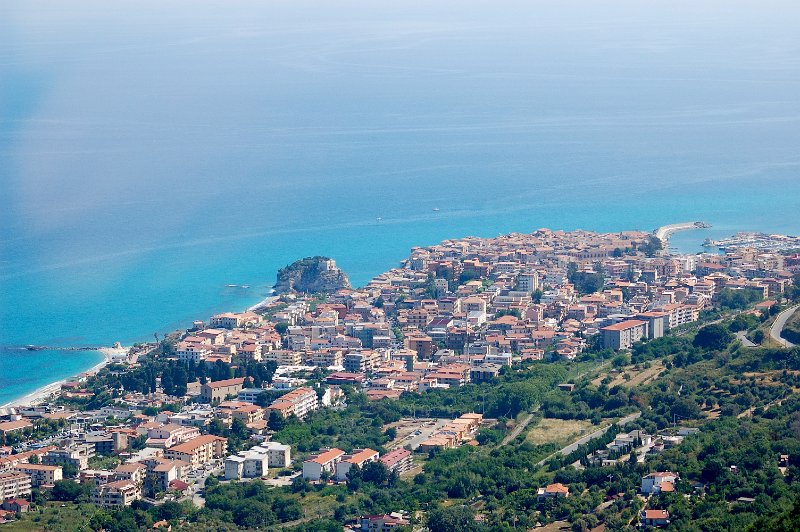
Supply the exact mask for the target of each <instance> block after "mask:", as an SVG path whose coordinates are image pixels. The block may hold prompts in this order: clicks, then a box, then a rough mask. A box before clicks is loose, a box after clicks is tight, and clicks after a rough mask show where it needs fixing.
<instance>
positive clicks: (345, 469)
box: [336, 449, 379, 482]
mask: <svg viewBox="0 0 800 532" xmlns="http://www.w3.org/2000/svg"><path fill="white" fill-rule="evenodd" d="M378 456H379V453H378V451H373V450H372V449H356V450H355V451H353V454H351V455H345V456H343V457H342V459H341V460H340V461H339V463H337V464H336V480H338V481H340V482H342V481H344V480H347V473H349V472H350V469H351V468H352V467H353V466H354V465H356V466H358V467H360V468H361V467H364V464H367V463H369V462H376V461H377V460H378Z"/></svg>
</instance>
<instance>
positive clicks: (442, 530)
mask: <svg viewBox="0 0 800 532" xmlns="http://www.w3.org/2000/svg"><path fill="white" fill-rule="evenodd" d="M428 528H429V529H430V531H431V532H453V531H454V530H459V531H464V532H470V531H477V530H481V529H482V528H483V527H481V526H479V525H478V523H476V522H475V512H474V511H473V510H472V508H470V507H469V506H449V507H447V508H436V509H434V510H431V511H430V512H428Z"/></svg>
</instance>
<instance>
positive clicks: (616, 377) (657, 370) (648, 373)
mask: <svg viewBox="0 0 800 532" xmlns="http://www.w3.org/2000/svg"><path fill="white" fill-rule="evenodd" d="M663 371H664V365H663V364H662V363H661V361H660V360H653V361H651V362H650V367H649V368H645V367H643V366H641V365H633V366H628V367H626V368H624V369H622V370H621V371H619V372H615V373H611V372H609V373H603V374H600V375H599V376H598V377H597V378H595V379H594V380H593V381H592V384H594V385H595V386H598V385H599V384H600V382H601V381H602V380H603V379H604V378H605V377H606V376H607V375H608V376H610V377H611V379H612V380H611V383H610V384H609V385H608V386H609V388H611V387H614V386H622V387H623V388H630V387H632V386H640V385H642V384H647V383H648V382H650V381H652V380H653V379H655V378H656V377H658V376H659V375H660V374H661V372H663ZM625 374H627V375H628V376H629V377H630V378H629V379H628V380H626V379H625Z"/></svg>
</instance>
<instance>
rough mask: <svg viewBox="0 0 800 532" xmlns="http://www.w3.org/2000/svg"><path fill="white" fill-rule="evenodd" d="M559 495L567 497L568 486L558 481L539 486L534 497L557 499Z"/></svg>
mask: <svg viewBox="0 0 800 532" xmlns="http://www.w3.org/2000/svg"><path fill="white" fill-rule="evenodd" d="M560 497H569V488H568V487H567V486H565V485H564V484H561V483H560V482H557V483H555V484H548V485H547V487H545V488H539V491H538V492H537V494H536V498H537V499H539V500H543V499H558V498H560Z"/></svg>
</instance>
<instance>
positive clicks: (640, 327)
mask: <svg viewBox="0 0 800 532" xmlns="http://www.w3.org/2000/svg"><path fill="white" fill-rule="evenodd" d="M600 331H601V332H602V334H603V347H607V348H610V349H613V350H615V351H619V350H620V349H630V348H631V346H633V344H634V343H635V342H638V341H639V340H641V339H642V338H647V335H648V330H647V322H646V321H642V320H625V321H621V322H619V323H615V324H614V325H609V326H608V327H603V328H602V329H600Z"/></svg>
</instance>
